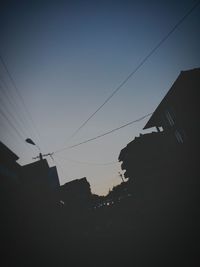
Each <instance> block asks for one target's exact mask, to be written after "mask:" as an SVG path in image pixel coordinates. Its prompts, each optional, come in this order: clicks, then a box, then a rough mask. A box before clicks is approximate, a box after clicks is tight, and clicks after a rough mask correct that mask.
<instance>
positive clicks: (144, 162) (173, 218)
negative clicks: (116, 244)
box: [119, 69, 200, 266]
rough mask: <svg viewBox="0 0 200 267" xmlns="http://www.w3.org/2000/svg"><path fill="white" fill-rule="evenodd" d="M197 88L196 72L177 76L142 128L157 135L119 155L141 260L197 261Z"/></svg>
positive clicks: (199, 187) (199, 183) (198, 75)
mask: <svg viewBox="0 0 200 267" xmlns="http://www.w3.org/2000/svg"><path fill="white" fill-rule="evenodd" d="M199 88H200V69H193V70H189V71H183V72H181V73H180V75H179V76H178V78H177V80H176V81H175V82H174V84H173V85H172V87H171V88H170V90H169V92H168V93H167V94H166V96H165V97H164V98H163V100H162V101H161V103H160V104H159V105H158V107H157V108H156V110H155V111H154V113H153V115H152V116H151V118H150V119H149V121H148V122H147V124H146V125H145V127H144V129H148V128H151V127H156V128H157V132H152V133H148V134H141V135H140V136H139V137H136V138H135V139H134V140H133V141H132V142H130V143H129V144H128V145H127V146H126V147H125V148H124V149H122V150H121V152H120V155H119V161H121V162H122V169H124V170H126V172H125V177H128V178H129V181H133V182H132V184H131V185H130V186H131V191H132V192H133V195H134V201H133V203H132V209H133V210H135V218H136V221H137V224H135V226H136V231H137V232H138V233H139V234H138V241H140V240H142V242H143V244H145V246H147V247H148V251H146V252H145V253H146V254H148V253H149V255H150V256H151V257H154V259H156V260H157V259H159V260H160V259H163V258H165V259H166V260H167V261H171V262H173V263H175V262H176V265H184V264H186V265H191V266H195V265H194V262H195V261H199V258H198V251H199V246H198V243H197V236H199V223H200V213H199V200H200V199H199V191H200V181H199V164H198V161H197V159H198V149H199V147H198V145H199V125H198V120H199V118H198V114H199V112H198V111H199V105H198V91H199ZM147 244H148V245H147ZM143 247H144V245H143ZM150 251H151V253H150ZM158 251H159V253H158ZM154 252H156V253H154ZM152 255H154V256H152ZM169 265H170V264H169Z"/></svg>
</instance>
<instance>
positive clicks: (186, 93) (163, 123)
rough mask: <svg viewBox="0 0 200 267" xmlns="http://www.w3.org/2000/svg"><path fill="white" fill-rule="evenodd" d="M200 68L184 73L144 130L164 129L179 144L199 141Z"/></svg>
mask: <svg viewBox="0 0 200 267" xmlns="http://www.w3.org/2000/svg"><path fill="white" fill-rule="evenodd" d="M199 88H200V68H197V69H193V70H188V71H182V72H181V73H180V75H179V76H178V78H177V80H176V81H175V82H174V84H173V85H172V87H171V88H170V90H169V91H168V93H167V94H166V96H165V97H164V98H163V100H162V101H161V103H160V104H159V105H158V107H157V108H156V110H155V111H154V113H153V115H152V116H151V118H150V119H149V121H148V122H147V124H146V125H145V127H144V129H148V128H151V127H156V128H157V130H158V131H159V127H162V128H163V130H164V131H167V132H172V133H173V134H174V136H175V138H176V139H177V141H178V142H179V143H184V142H191V141H194V139H195V140H196V141H197V139H199V137H198V135H199V126H198V113H199V103H198V102H199V101H198V99H199V98H198V95H199Z"/></svg>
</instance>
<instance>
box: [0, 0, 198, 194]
mask: <svg viewBox="0 0 200 267" xmlns="http://www.w3.org/2000/svg"><path fill="white" fill-rule="evenodd" d="M6 2H7V3H5V4H4V6H1V10H0V25H1V28H0V36H1V42H0V55H1V56H2V57H3V59H4V61H5V63H6V65H7V67H8V69H9V72H10V74H11V76H12V78H13V79H14V81H15V83H16V85H17V88H18V90H19V91H20V94H21V96H22V97H23V101H24V103H25V105H26V108H24V106H23V103H22V101H21V100H20V99H19V97H18V95H17V94H16V91H15V88H14V87H13V85H12V82H11V81H10V80H9V77H8V75H7V73H6V71H5V69H4V67H3V65H2V64H0V86H1V87H0V103H1V109H2V110H3V111H4V112H5V113H6V114H7V117H8V118H9V121H12V124H14V125H15V128H17V130H18V132H20V134H21V135H22V136H23V137H24V140H25V139H26V138H27V137H30V138H32V139H33V140H34V142H35V143H36V144H37V145H38V146H39V147H40V148H41V150H42V152H43V153H49V152H54V151H56V150H60V149H62V148H65V147H68V146H70V145H73V144H76V143H79V142H82V141H84V140H87V139H89V138H92V137H95V136H97V135H100V134H102V133H104V132H107V131H109V130H112V129H114V128H117V127H119V126H121V125H123V124H126V123H128V122H130V121H133V120H134V119H137V118H140V117H142V116H144V115H145V114H148V113H150V112H153V111H154V110H155V108H156V107H157V105H158V104H159V103H160V101H161V100H162V98H163V97H164V96H165V94H166V93H167V91H168V90H169V89H170V87H171V85H172V84H173V82H174V81H175V80H176V78H177V77H178V75H179V73H180V71H182V70H189V69H193V68H197V67H199V66H200V53H199V48H200V5H199V6H198V7H197V8H196V9H195V10H194V11H193V12H192V13H191V14H190V15H189V16H188V17H187V18H186V19H185V20H184V21H183V23H182V24H181V25H180V26H179V27H178V28H177V29H176V31H174V32H173V34H172V35H171V36H170V37H169V38H168V39H167V40H166V42H164V43H163V44H162V46H160V48H159V49H158V50H157V51H156V52H155V53H154V54H153V55H152V56H151V57H150V58H149V59H148V61H146V63H145V64H144V65H143V66H142V67H141V68H140V69H139V70H138V71H137V72H136V73H135V75H133V76H132V78H131V79H129V80H128V82H127V83H126V84H125V85H124V86H123V87H122V88H121V89H120V90H119V91H118V92H117V94H115V95H114V96H113V97H112V98H111V100H110V101H109V102H108V103H106V105H104V107H103V108H102V109H101V110H99V112H98V113H97V114H96V115H95V116H94V117H93V118H92V119H91V120H90V121H88V123H87V124H86V125H85V126H84V127H83V128H82V129H81V130H80V131H79V132H78V133H77V135H75V136H74V137H73V138H71V139H70V138H69V137H70V136H71V135H72V134H73V133H74V131H76V129H77V128H78V127H79V126H80V125H81V124H82V123H83V122H84V121H85V120H87V119H88V117H89V116H90V115H91V114H92V113H93V112H94V111H95V110H96V109H97V108H98V107H99V106H100V105H101V104H102V103H103V102H104V101H105V100H106V98H108V97H109V95H110V94H111V93H112V92H113V91H114V90H115V89H116V88H117V86H118V85H119V84H120V83H121V82H122V81H123V80H124V79H125V78H126V77H127V76H128V75H129V74H130V73H131V72H132V71H133V70H134V69H135V68H136V67H137V66H138V64H140V62H141V61H142V60H143V59H144V58H145V56H146V55H147V54H148V53H149V52H150V51H151V50H152V49H153V48H154V47H155V46H156V44H157V43H158V42H159V41H160V40H161V39H162V38H163V37H164V36H165V35H166V34H167V33H168V32H169V31H170V30H171V29H172V28H173V27H174V25H175V24H176V23H177V22H178V21H179V20H180V19H181V18H182V17H183V16H184V15H185V14H186V13H187V12H188V10H190V9H191V7H192V6H193V5H194V4H195V3H196V2H198V1H192V0H188V1H186V0H185V1H180V0H179V1H178V0H173V1H141V0H140V1H124V0H123V1H6ZM5 84H6V85H7V86H6V85H5ZM2 88H3V89H2ZM5 91H6V92H7V94H5ZM13 102H14V103H13ZM11 104H12V105H11ZM27 109H28V113H30V114H31V117H32V119H33V121H32V120H31V119H30V118H29V117H30V116H29V115H28V116H29V117H28V116H27ZM147 120H148V118H146V119H144V120H143V121H140V122H137V123H135V124H133V125H130V126H128V127H125V128H123V129H121V130H119V131H116V132H114V133H112V134H110V135H107V136H105V137H102V138H100V139H97V140H94V141H92V142H89V143H87V144H83V145H81V146H77V147H75V148H73V149H69V150H63V151H62V152H60V153H55V154H54V159H55V162H53V161H52V160H51V158H48V162H49V164H50V166H53V165H54V164H56V166H57V168H58V173H59V178H60V183H61V184H63V183H66V182H68V181H71V180H73V179H77V178H82V177H87V179H88V181H89V182H90V184H91V189H92V192H93V193H96V194H100V195H102V194H106V193H108V190H109V189H111V188H112V187H113V186H114V185H116V184H118V183H120V182H121V180H120V177H119V175H118V172H119V171H121V168H120V164H119V163H116V162H117V161H118V156H119V153H120V150H121V149H122V148H124V147H125V146H126V145H127V144H128V143H129V142H130V141H132V140H133V139H134V138H135V136H138V135H139V134H140V133H145V131H143V130H142V128H143V127H144V125H145V123H146V121H147ZM0 127H1V132H0V140H1V141H2V142H3V143H4V144H6V145H7V146H8V147H9V148H10V149H11V150H13V151H14V152H15V153H16V154H17V155H18V156H19V157H20V159H19V161H18V162H19V163H20V164H22V165H24V164H27V163H30V162H33V159H32V157H35V156H37V155H38V150H37V148H36V147H34V146H31V145H29V144H27V143H25V141H24V142H23V140H22V139H20V138H19V136H18V135H17V133H16V131H14V129H13V128H12V127H11V126H10V124H8V122H7V120H6V119H5V117H3V116H2V114H0ZM152 130H154V129H152ZM104 163H105V164H104ZM107 163H112V164H107Z"/></svg>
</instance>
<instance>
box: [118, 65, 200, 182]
mask: <svg viewBox="0 0 200 267" xmlns="http://www.w3.org/2000/svg"><path fill="white" fill-rule="evenodd" d="M199 88H200V69H193V70H189V71H182V72H181V73H180V75H179V76H178V78H177V80H176V81H175V82H174V84H173V85H172V87H171V88H170V90H169V91H168V93H167V94H166V96H165V97H164V98H163V100H162V101H161V103H160V104H159V105H158V107H157V108H156V110H155V111H154V113H153V115H152V116H151V118H150V119H149V121H148V122H147V124H146V125H145V127H144V129H148V128H152V127H156V128H157V132H152V133H148V134H140V136H139V137H135V139H134V140H133V141H132V142H130V143H129V144H128V145H127V146H126V147H125V148H124V149H122V150H121V152H120V155H119V161H122V162H123V163H122V169H125V170H126V173H125V177H127V178H128V177H131V178H134V179H135V178H137V176H138V175H141V174H145V175H151V174H152V173H153V172H160V173H163V172H165V171H166V170H167V169H169V168H170V169H171V168H174V171H175V170H176V168H179V167H180V165H181V164H185V163H186V164H189V163H190V164H195V161H196V158H197V157H196V153H197V150H198V144H199V126H198V110H199V107H198V104H197V102H198V97H197V96H198V90H199Z"/></svg>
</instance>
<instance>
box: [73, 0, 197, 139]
mask: <svg viewBox="0 0 200 267" xmlns="http://www.w3.org/2000/svg"><path fill="white" fill-rule="evenodd" d="M199 4H200V1H198V2H197V3H196V4H195V5H193V7H192V8H191V9H189V10H188V11H187V13H186V14H185V15H184V16H183V17H182V18H181V19H180V20H179V21H178V22H177V23H176V24H175V25H174V26H173V27H172V28H171V30H170V31H169V32H168V33H167V34H166V35H165V36H164V37H163V38H162V39H161V40H160V41H159V42H158V43H157V44H156V45H155V46H154V48H153V49H152V50H151V51H150V52H149V53H148V54H147V55H146V56H145V57H144V58H143V60H142V61H141V62H140V63H139V64H138V66H137V67H136V68H135V69H134V70H133V71H132V72H131V73H130V74H129V75H128V76H127V77H126V78H125V79H124V80H123V81H122V82H121V83H120V84H119V86H118V87H117V88H116V89H115V90H114V91H113V92H112V93H111V94H110V96H109V97H108V98H107V99H106V100H105V101H104V102H103V103H102V104H101V105H100V106H99V107H98V108H97V109H96V110H95V111H94V112H93V113H92V114H91V115H90V116H89V117H88V119H87V120H85V121H84V122H83V123H82V124H81V125H80V127H79V128H78V129H77V130H76V131H75V132H74V133H73V134H72V135H71V136H70V137H69V138H68V141H69V140H71V139H72V138H73V137H74V136H75V135H76V134H77V133H78V132H79V131H80V130H81V129H82V128H83V127H84V126H85V125H86V124H87V123H88V121H89V120H91V119H92V118H93V117H94V116H95V114H96V113H97V112H98V111H99V110H100V109H102V108H103V106H104V105H105V104H106V103H107V102H108V101H110V99H111V98H112V97H113V96H114V95H115V94H116V93H117V92H118V91H119V90H120V89H121V88H122V87H123V86H124V85H125V84H126V83H127V82H128V80H129V79H130V78H131V77H132V76H133V75H134V74H135V73H136V72H137V71H138V70H139V69H140V68H141V67H142V66H143V65H144V64H145V62H146V61H147V60H148V59H149V58H150V57H151V56H152V55H153V54H154V53H155V52H156V51H157V50H158V48H160V46H161V45H162V44H163V43H164V42H165V41H166V40H167V39H168V38H169V37H170V35H171V34H172V33H173V32H174V31H175V30H176V29H177V28H178V27H179V26H180V25H181V24H182V23H183V21H184V20H185V19H186V18H187V17H188V16H189V15H190V14H191V13H192V12H193V11H194V10H195V9H196V8H197V6H198V5H199Z"/></svg>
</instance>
